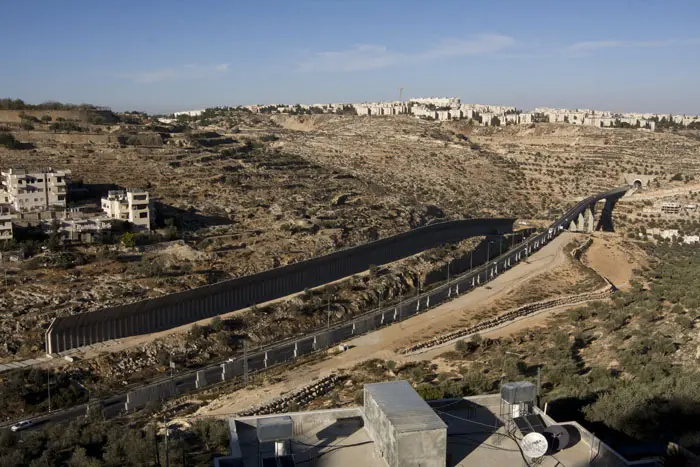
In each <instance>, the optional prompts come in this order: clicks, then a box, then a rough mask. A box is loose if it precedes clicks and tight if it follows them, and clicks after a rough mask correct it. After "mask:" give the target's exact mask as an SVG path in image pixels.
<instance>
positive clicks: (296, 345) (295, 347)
mask: <svg viewBox="0 0 700 467" xmlns="http://www.w3.org/2000/svg"><path fill="white" fill-rule="evenodd" d="M298 356H299V343H298V342H295V343H294V358H297V357H298Z"/></svg>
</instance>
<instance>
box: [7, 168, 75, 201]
mask: <svg viewBox="0 0 700 467" xmlns="http://www.w3.org/2000/svg"><path fill="white" fill-rule="evenodd" d="M1 173H2V185H3V188H4V190H5V193H3V196H2V197H3V198H4V199H3V200H2V201H5V202H7V203H8V204H10V205H12V207H14V208H15V209H16V210H17V211H41V210H51V209H65V208H66V191H67V182H66V179H67V178H68V176H70V170H54V169H51V168H48V169H43V170H39V171H35V172H31V171H28V170H26V169H24V168H11V169H9V170H8V171H7V172H1Z"/></svg>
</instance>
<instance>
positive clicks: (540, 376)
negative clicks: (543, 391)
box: [536, 366, 542, 407]
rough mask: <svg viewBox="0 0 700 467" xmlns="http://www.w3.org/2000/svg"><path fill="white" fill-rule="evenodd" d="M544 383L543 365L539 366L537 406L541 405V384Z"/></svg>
mask: <svg viewBox="0 0 700 467" xmlns="http://www.w3.org/2000/svg"><path fill="white" fill-rule="evenodd" d="M541 385H542V367H541V366H538V367H537V392H536V395H537V407H539V406H540V386H541Z"/></svg>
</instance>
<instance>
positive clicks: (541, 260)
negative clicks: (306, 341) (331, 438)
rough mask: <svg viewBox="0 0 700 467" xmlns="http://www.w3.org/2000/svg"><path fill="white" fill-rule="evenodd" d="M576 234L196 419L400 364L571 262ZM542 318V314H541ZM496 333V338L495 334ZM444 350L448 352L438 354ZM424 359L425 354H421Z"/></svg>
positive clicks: (210, 407) (218, 404) (236, 394)
mask: <svg viewBox="0 0 700 467" xmlns="http://www.w3.org/2000/svg"><path fill="white" fill-rule="evenodd" d="M575 236H576V234H573V233H568V232H567V233H564V234H562V235H560V236H559V237H557V238H556V239H554V240H553V241H552V242H551V243H549V244H548V245H547V246H545V247H544V248H543V249H542V250H540V251H539V252H538V253H536V254H535V255H533V256H532V257H530V259H529V260H528V261H527V262H523V263H521V264H519V265H518V266H516V267H514V268H513V269H511V270H509V271H507V272H505V273H503V274H502V275H500V276H498V277H497V278H496V279H494V280H493V281H492V282H490V283H489V284H488V285H486V286H483V287H480V288H478V289H476V290H474V291H472V292H470V293H468V294H466V295H464V296H462V297H460V298H458V299H456V300H453V301H451V302H449V303H446V304H444V305H441V306H439V307H436V308H434V309H432V310H429V311H427V312H426V313H424V314H420V315H418V316H415V317H412V318H410V319H408V320H406V321H404V322H402V323H397V324H394V325H392V326H389V327H387V328H384V329H381V330H378V331H375V332H373V333H370V334H367V335H364V336H360V337H358V338H357V339H353V340H351V341H349V342H347V344H349V346H350V347H351V348H350V350H348V351H347V352H344V353H342V354H338V355H336V356H333V357H330V358H328V359H325V360H323V361H321V362H318V363H313V364H310V365H307V366H303V367H299V368H296V369H294V371H293V372H292V373H289V374H287V375H286V376H287V379H286V381H283V382H279V383H274V384H266V385H265V386H264V387H263V388H260V389H251V390H240V391H236V392H233V393H231V394H227V395H225V396H223V397H221V398H219V399H217V400H214V401H213V402H211V403H210V404H209V405H207V406H205V407H202V408H201V409H200V410H199V411H197V412H196V414H195V416H225V415H228V414H232V413H235V412H238V411H240V410H243V409H246V408H249V407H252V406H255V405H258V404H261V403H263V402H265V401H268V400H270V399H273V398H275V397H278V396H280V395H282V394H285V393H287V392H290V391H293V390H295V389H297V388H299V387H301V386H303V385H305V384H308V383H309V382H311V381H312V380H313V379H314V378H319V377H323V376H326V375H327V374H329V373H331V372H333V371H337V370H340V369H349V368H352V367H354V366H355V365H357V364H358V363H360V362H362V361H365V360H368V359H371V358H382V359H393V360H396V361H397V362H400V361H403V358H402V357H401V356H399V355H397V354H396V353H395V349H398V348H400V347H404V346H406V345H408V344H410V343H411V342H415V341H418V340H423V339H426V338H428V337H430V336H432V335H435V334H439V333H442V332H445V331H447V330H450V329H453V328H455V327H460V326H463V325H464V322H466V321H467V319H468V318H469V317H470V316H473V315H474V313H476V312H477V311H479V310H482V309H483V308H484V307H485V306H488V305H489V304H490V303H492V302H493V301H495V300H496V299H498V298H500V297H502V296H503V295H504V294H507V293H508V292H509V291H511V290H513V289H515V288H518V287H520V286H521V285H522V284H523V283H525V282H527V281H528V280H529V279H531V278H532V277H535V276H537V275H539V274H542V273H544V272H547V271H550V270H552V269H554V268H556V267H558V266H560V265H562V264H564V263H565V262H566V261H567V255H566V253H565V252H564V251H563V249H564V246H565V245H567V244H568V243H569V242H570V241H571V240H572V239H573V238H575ZM543 315H544V314H543ZM539 320H544V316H539V315H538V316H535V317H532V320H522V321H518V322H517V326H518V327H520V326H528V325H534V324H536V323H539V322H540V321H539ZM493 332H494V333H498V332H501V333H506V332H512V330H510V331H509V328H502V329H499V330H496V331H493ZM494 335H495V334H494ZM440 351H441V352H444V349H441V350H440ZM421 357H422V358H420V359H422V360H423V359H426V358H429V357H426V354H423V355H421Z"/></svg>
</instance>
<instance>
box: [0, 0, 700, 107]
mask: <svg viewBox="0 0 700 467" xmlns="http://www.w3.org/2000/svg"><path fill="white" fill-rule="evenodd" d="M0 17H1V21H0V25H1V26H2V27H1V28H0V43H2V44H3V55H4V60H3V64H2V65H0V97H14V98H22V99H24V100H25V101H27V102H31V103H38V102H42V101H45V100H58V101H62V102H72V103H81V102H87V103H94V104H99V105H108V106H111V107H112V108H114V109H116V110H145V111H148V112H171V111H175V110H183V109H195V108H202V107H208V106H215V105H237V104H252V103H276V102H282V103H297V102H302V103H318V102H342V101H345V102H356V101H369V100H386V99H397V98H398V90H397V89H398V88H399V87H403V88H404V97H419V96H458V97H461V98H462V101H463V102H474V103H489V104H507V105H517V106H518V107H520V108H523V109H530V108H534V107H537V106H551V107H587V108H597V109H603V110H619V111H639V112H645V111H650V112H677V113H688V114H691V113H692V114H697V113H700V28H699V27H698V25H699V24H700V1H697V0H688V1H681V0H677V1H676V0H665V1H664V0H658V1H650V0H634V1H626V0H605V1H598V0H587V1H568V0H549V1H543V0H542V1H538V0H513V1H497V0H493V1H483V0H481V1H459V2H458V1H438V0H436V1H428V0H420V1H414V0H401V1H400V0H395V1H394V0H385V1H381V0H375V1H364V0H314V1H306V0H286V1H272V0H270V1H266V0H258V1H246V2H243V1H239V0H229V1H220V2H219V1H205V0H202V1H197V2H195V1H191V0H167V1H156V0H152V1H149V0H141V1H138V2H137V1H130V0H123V1H117V0H97V1H95V0H90V1H79V0H65V1H55V0H52V1H48V0H33V1H20V0H16V1H14V0H7V1H5V2H3V5H2V14H1V15H0Z"/></svg>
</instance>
